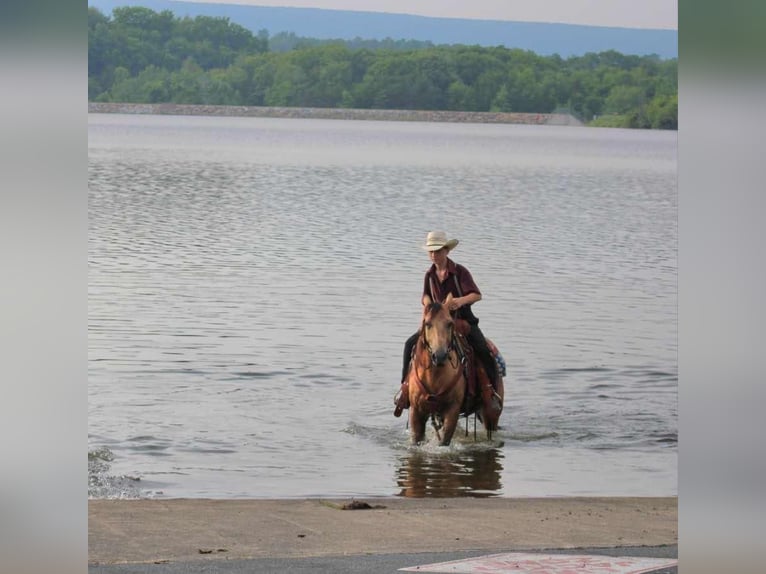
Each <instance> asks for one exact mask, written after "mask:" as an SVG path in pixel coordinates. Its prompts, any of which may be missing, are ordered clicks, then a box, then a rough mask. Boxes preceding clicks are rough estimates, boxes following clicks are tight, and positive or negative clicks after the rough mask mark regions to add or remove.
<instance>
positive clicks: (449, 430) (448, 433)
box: [440, 402, 461, 446]
mask: <svg viewBox="0 0 766 574" xmlns="http://www.w3.org/2000/svg"><path fill="white" fill-rule="evenodd" d="M460 404H461V403H460V402H457V403H455V406H453V407H452V408H450V410H449V411H447V412H446V413H444V427H443V428H442V441H441V443H440V444H441V445H442V446H449V444H450V442H452V435H453V434H455V429H456V428H457V421H458V419H459V418H460Z"/></svg>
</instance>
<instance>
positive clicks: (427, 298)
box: [423, 295, 433, 307]
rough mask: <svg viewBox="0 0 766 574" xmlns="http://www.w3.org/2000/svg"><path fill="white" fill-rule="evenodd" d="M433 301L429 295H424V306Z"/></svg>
mask: <svg viewBox="0 0 766 574" xmlns="http://www.w3.org/2000/svg"><path fill="white" fill-rule="evenodd" d="M431 303H433V301H431V298H430V297H429V296H428V295H423V307H428V306H429V305H430V304H431Z"/></svg>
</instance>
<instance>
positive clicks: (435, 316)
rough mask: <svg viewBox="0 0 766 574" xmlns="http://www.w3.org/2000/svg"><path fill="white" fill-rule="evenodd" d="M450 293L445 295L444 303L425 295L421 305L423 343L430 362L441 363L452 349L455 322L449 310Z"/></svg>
mask: <svg viewBox="0 0 766 574" xmlns="http://www.w3.org/2000/svg"><path fill="white" fill-rule="evenodd" d="M451 300H452V295H451V294H450V295H447V299H446V300H445V301H444V304H443V305H442V304H441V303H435V302H433V301H431V299H430V298H429V297H428V296H426V298H425V306H424V307H423V326H422V327H421V332H422V337H423V343H424V345H425V347H426V349H427V350H428V353H429V355H430V357H431V363H433V364H434V365H442V364H444V361H446V360H447V358H448V357H449V354H450V352H451V351H452V341H453V329H454V328H455V323H454V321H453V319H452V316H451V315H450V312H449V303H450V301H451Z"/></svg>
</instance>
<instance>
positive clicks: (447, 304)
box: [444, 293, 452, 309]
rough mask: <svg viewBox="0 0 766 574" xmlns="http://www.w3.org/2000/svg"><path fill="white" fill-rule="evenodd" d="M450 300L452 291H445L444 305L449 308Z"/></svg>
mask: <svg viewBox="0 0 766 574" xmlns="http://www.w3.org/2000/svg"><path fill="white" fill-rule="evenodd" d="M450 301H452V293H447V298H446V299H445V300H444V306H445V307H447V309H449V304H450Z"/></svg>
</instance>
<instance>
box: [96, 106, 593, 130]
mask: <svg viewBox="0 0 766 574" xmlns="http://www.w3.org/2000/svg"><path fill="white" fill-rule="evenodd" d="M88 112H89V113H95V114H160V115H180V116H228V117H253V118H303V119H330V120H373V121H402V122H457V123H481V124H535V125H559V126H581V125H583V124H582V123H581V122H580V121H579V120H577V119H576V118H575V117H573V116H571V115H569V114H521V113H518V114H517V113H494V112H444V111H425V110H357V109H338V108H271V107H260V106H207V105H191V104H118V103H97V102H88Z"/></svg>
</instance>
